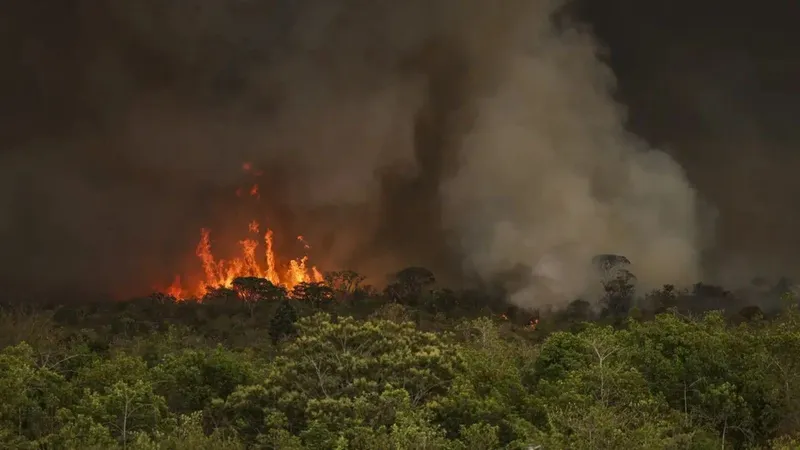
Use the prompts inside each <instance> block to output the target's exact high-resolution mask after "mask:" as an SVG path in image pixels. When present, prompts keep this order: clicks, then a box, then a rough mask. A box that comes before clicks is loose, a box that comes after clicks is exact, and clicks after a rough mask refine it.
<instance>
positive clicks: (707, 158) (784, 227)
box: [580, 0, 800, 276]
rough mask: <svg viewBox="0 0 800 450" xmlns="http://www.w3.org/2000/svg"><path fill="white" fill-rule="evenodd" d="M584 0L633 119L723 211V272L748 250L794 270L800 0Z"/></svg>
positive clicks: (798, 213) (759, 263)
mask: <svg viewBox="0 0 800 450" xmlns="http://www.w3.org/2000/svg"><path fill="white" fill-rule="evenodd" d="M583 3H584V5H582V6H581V7H580V8H581V10H582V15H583V16H584V17H586V18H587V20H588V21H589V22H591V23H592V24H593V26H594V29H595V31H596V33H597V34H598V36H599V37H600V38H601V39H602V40H603V41H604V42H605V43H606V45H607V46H608V49H609V52H610V62H611V65H612V67H613V68H614V71H615V73H616V75H617V77H618V80H619V95H620V98H621V99H622V101H623V102H624V103H625V104H626V105H627V106H628V107H629V122H630V125H631V127H632V129H633V130H635V131H636V132H637V133H639V134H641V135H643V136H645V137H646V138H647V139H648V140H649V141H650V142H651V143H653V144H655V145H658V146H661V147H664V148H665V149H666V150H668V151H670V152H671V153H672V154H673V155H674V156H675V157H676V158H677V159H678V161H679V162H680V163H681V164H682V165H683V167H684V168H685V169H686V170H687V172H688V174H689V177H690V179H691V181H692V182H693V183H694V184H695V185H696V186H697V187H698V189H699V190H700V192H701V193H702V194H703V195H704V196H705V197H706V198H707V199H708V201H709V202H710V203H711V204H713V205H715V206H716V207H717V208H718V209H719V219H718V228H717V233H718V236H717V240H718V246H719V248H720V249H722V250H723V251H721V252H718V255H717V257H718V258H719V259H720V260H722V261H726V262H728V263H731V264H732V265H733V266H734V267H730V266H729V267H725V266H722V267H723V270H724V269H728V270H734V271H736V270H735V266H738V265H740V264H744V263H743V262H739V261H737V260H738V259H739V258H741V259H745V260H748V261H749V264H750V265H752V266H753V267H754V268H756V270H763V271H765V272H770V273H775V272H780V271H781V270H786V268H787V267H789V268H790V269H789V270H787V272H793V273H796V272H797V269H798V262H800V258H798V257H797V254H798V249H799V248H800V233H798V232H797V230H798V229H800V208H798V206H797V205H798V203H797V202H796V200H795V199H797V198H798V196H799V195H800V180H798V177H797V168H798V167H800V152H798V150H800V126H798V117H800V83H798V80H800V52H798V50H797V49H798V46H799V45H800V28H798V27H797V26H796V20H797V18H800V3H798V2H793V1H787V0H768V1H764V2H758V3H757V4H756V3H752V2H743V1H717V0H700V1H684V0H678V1H672V2H640V1H639V2H637V1H633V0H608V1H585V2H583ZM737 275H738V274H737ZM733 276H736V275H733Z"/></svg>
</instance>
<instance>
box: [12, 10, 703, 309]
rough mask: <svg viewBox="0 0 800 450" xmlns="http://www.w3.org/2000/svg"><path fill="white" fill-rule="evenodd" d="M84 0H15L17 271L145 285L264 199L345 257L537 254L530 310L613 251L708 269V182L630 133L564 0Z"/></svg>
mask: <svg viewBox="0 0 800 450" xmlns="http://www.w3.org/2000/svg"><path fill="white" fill-rule="evenodd" d="M33 3H36V2H35V1H33V0H32V1H31V2H30V4H31V5H32V4H33ZM76 5H77V6H76V7H75V10H74V11H73V10H69V11H66V9H69V8H68V7H66V6H63V7H60V8H62V9H63V10H59V9H55V10H53V11H50V10H48V12H49V13H51V14H52V17H49V18H50V19H52V20H51V21H50V22H48V21H47V20H43V18H41V17H37V14H40V13H41V11H42V10H41V9H36V8H35V7H34V6H29V7H28V8H29V9H24V8H23V9H21V10H20V11H11V10H10V9H9V11H6V12H7V13H8V14H4V15H3V16H4V17H6V18H16V19H18V20H10V19H8V20H7V21H8V25H9V26H10V27H11V26H12V25H13V24H15V23H17V24H18V25H15V26H14V27H12V28H9V29H11V30H12V33H16V39H6V40H5V42H12V41H13V42H19V43H21V45H19V46H17V47H14V49H15V50H14V51H15V52H17V53H16V54H17V55H18V56H19V58H18V60H19V61H17V65H16V66H14V70H11V71H6V73H5V74H4V75H3V76H4V77H6V78H8V80H6V81H7V82H5V83H3V84H2V85H3V86H4V89H8V93H9V96H6V98H8V99H9V101H10V102H11V103H9V104H7V105H5V106H4V107H5V108H11V107H10V106H9V105H10V104H17V105H26V106H25V107H24V108H22V107H20V108H18V109H17V110H16V117H17V119H15V121H12V122H8V123H7V124H6V127H5V129H4V130H3V134H2V138H3V140H2V141H0V145H1V146H2V149H3V150H4V154H3V156H2V162H3V163H4V164H3V165H2V166H0V167H2V171H3V173H2V175H3V176H2V177H0V179H2V182H3V183H7V184H8V186H7V187H9V189H8V190H4V191H3V192H4V194H7V197H6V198H1V199H0V200H2V201H3V206H5V207H6V210H7V211H10V213H9V216H8V217H7V218H5V219H4V220H3V221H2V222H0V235H2V238H3V241H4V243H5V245H6V251H7V252H8V253H9V254H10V255H12V256H13V257H15V258H16V259H15V261H16V264H15V266H14V268H13V270H12V272H10V273H13V276H15V277H17V278H26V277H27V278H33V279H38V280H39V282H41V283H47V282H52V283H65V282H71V283H74V284H78V285H85V286H89V285H92V284H93V283H98V280H101V281H102V283H104V284H103V286H104V287H106V288H108V289H115V288H117V287H118V286H125V287H126V289H127V288H132V287H134V286H141V285H143V284H144V283H146V282H148V281H147V280H152V279H153V278H154V277H157V276H163V277H166V278H168V277H169V276H171V274H169V273H168V272H169V271H171V270H180V269H182V268H183V267H188V266H190V265H191V264H192V263H193V262H192V258H193V254H192V249H193V245H194V240H195V239H196V230H197V229H198V228H199V227H200V226H211V227H212V229H213V230H215V233H216V234H215V236H217V237H219V238H220V239H224V238H225V236H226V234H225V233H226V232H227V231H228V229H230V230H234V229H236V230H239V229H241V227H243V226H245V224H246V222H244V220H245V219H243V218H240V217H239V216H242V217H247V216H248V213H251V212H263V213H264V214H265V215H268V216H269V217H271V218H273V219H274V220H276V221H277V222H278V223H277V224H273V225H274V227H277V228H279V230H278V231H279V232H280V231H285V232H286V233H285V234H287V235H288V236H289V237H290V239H291V238H292V237H293V236H294V235H296V234H300V233H302V234H304V235H305V236H306V238H307V240H308V241H309V242H311V243H312V246H313V247H314V249H313V250H314V252H315V253H314V254H312V258H315V262H317V263H318V264H319V265H320V266H321V267H323V268H331V269H335V268H343V267H352V268H355V269H358V270H361V271H362V272H364V273H366V274H368V275H374V274H378V273H385V272H388V271H390V270H397V269H398V268H399V267H400V266H403V265H412V264H413V265H425V266H428V267H431V268H432V269H434V270H435V271H437V272H438V273H444V274H446V276H449V275H452V277H453V278H454V279H455V278H458V277H459V275H460V274H461V272H462V271H464V270H466V271H467V272H470V273H474V274H477V275H479V276H480V277H482V278H484V279H489V280H491V279H492V278H494V277H496V276H498V275H500V274H502V273H504V272H506V271H508V270H509V269H511V268H513V267H515V266H519V265H522V266H526V267H529V268H530V270H531V273H532V275H535V276H537V277H538V279H540V280H542V279H546V280H547V281H546V282H545V283H544V284H545V285H547V286H548V287H547V289H544V290H542V289H539V288H538V287H537V288H536V292H537V294H535V295H534V294H531V293H530V292H528V291H523V292H519V293H518V295H517V296H516V297H515V300H516V301H517V302H518V303H520V304H522V305H528V306H530V305H536V304H542V303H552V302H554V301H558V298H560V296H561V295H563V296H571V295H576V294H579V293H580V292H581V291H583V290H584V288H585V287H586V286H588V283H589V277H590V275H589V274H590V268H589V266H590V264H589V263H590V260H591V257H592V256H593V255H594V254H597V253H618V254H623V255H625V256H627V257H628V258H630V260H631V261H632V262H633V270H634V272H635V273H636V275H637V277H638V278H639V280H640V282H642V283H644V284H647V285H655V284H658V283H662V282H673V283H681V282H689V281H695V280H696V279H697V278H698V276H699V254H698V249H699V248H700V244H701V243H702V242H701V241H702V239H701V236H700V235H699V234H698V230H699V228H698V224H697V219H696V217H695V202H696V201H695V194H694V192H693V190H692V188H691V187H690V186H689V184H688V182H687V181H686V178H685V177H684V175H683V173H682V171H681V169H680V167H679V166H678V165H677V164H675V162H674V161H672V160H671V159H670V158H669V157H668V156H666V154H664V153H661V152H658V151H656V150H653V149H649V148H648V147H647V145H645V144H644V143H643V142H641V141H639V140H638V139H637V138H635V137H634V136H631V135H629V134H628V133H627V132H626V129H625V117H624V113H623V111H622V109H621V108H620V107H619V106H618V105H617V104H616V103H615V101H614V100H613V98H612V91H613V89H614V77H613V74H612V73H611V71H610V69H609V68H608V67H607V66H606V65H604V64H603V63H602V62H601V59H600V56H599V47H598V45H597V43H596V41H595V39H593V37H592V35H591V34H590V33H588V32H587V31H586V30H583V29H582V28H581V27H578V26H571V25H569V24H567V23H566V22H564V23H559V22H560V20H556V19H557V18H558V16H559V15H560V14H561V12H562V7H563V2H562V1H555V0H509V1H504V2H486V1H483V0H433V1H431V0H427V1H422V0H409V1H405V2H394V1H393V2H390V1H388V0H386V1H374V0H373V1H359V0H336V1H330V0H328V1H322V0H296V1H291V2H290V1H260V0H251V1H243V0H239V1H236V0H228V1H219V0H216V1H211V0H208V1H195V2H178V1H163V0H160V1H156V0H147V1H145V0H142V1H138V2H115V3H113V4H108V5H105V6H103V7H99V6H98V5H94V4H93V2H92V1H90V0H83V1H80V2H76ZM63 17H72V18H73V19H75V20H74V21H73V22H66V21H56V19H62V18H63ZM26 20H27V22H26ZM36 20H38V22H36ZM34 22H35V23H42V24H48V23H49V25H42V29H38V30H37V29H35V28H30V27H25V26H22V25H21V24H24V23H34ZM53 23H58V24H59V25H58V26H55V25H52V24H53ZM70 24H73V25H70ZM43 36H44V37H43ZM3 45H9V44H3ZM9 49H10V48H9ZM54 73H59V74H60V76H59V77H54V76H52V74H54ZM31 80H34V81H31ZM26 92H27V93H30V95H29V96H27V97H26V94H24V93H26ZM34 92H36V93H39V94H37V95H39V96H41V98H39V99H38V100H37V98H38V97H36V98H34V97H33V93H34ZM42 92H44V93H45V94H47V95H44V94H41V93H42ZM12 94H13V95H12ZM244 161H249V162H253V163H254V164H255V165H256V166H258V167H261V168H263V169H264V170H265V176H264V178H263V179H262V180H261V182H262V183H263V186H262V192H263V193H264V197H265V202H264V203H267V206H266V207H264V208H265V209H263V210H261V211H242V210H239V209H236V208H233V207H231V206H230V205H229V203H230V202H229V200H227V198H228V197H226V196H229V195H230V194H232V192H233V190H234V189H235V186H236V184H237V183H239V182H241V177H242V174H241V171H240V168H241V164H242V162H244ZM25 177H28V178H31V179H30V180H28V179H26V178H25ZM21 186H32V188H31V189H30V190H29V191H26V192H20V189H21ZM12 188H13V189H12ZM23 196H27V197H26V200H24V201H23V200H21V198H22V197H23ZM32 204H35V205H37V206H36V208H33V209H31V207H30V205H32ZM245 209H246V208H245ZM240 219H241V220H240ZM240 222H241V223H240ZM32 223H34V224H36V225H35V226H31V225H30V224H32ZM237 227H238V228H237ZM281 228H282V230H281ZM217 231H218V233H217ZM233 233H234V232H233V231H231V234H230V235H229V237H230V239H231V240H232V242H234V244H235V241H236V239H238V238H239V237H240V236H238V235H236V234H233ZM278 234H280V233H278ZM20 236H24V238H20ZM176 236H180V238H176ZM233 246H235V245H232V247H233ZM223 250H224V249H223ZM111 260H113V261H125V262H124V263H121V264H120V263H116V264H110V263H109V261H111ZM535 286H538V284H535ZM526 292H527V293H526ZM542 292H544V293H542ZM553 292H556V293H560V294H559V296H554V294H553Z"/></svg>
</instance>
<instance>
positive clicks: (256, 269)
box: [164, 163, 323, 299]
mask: <svg viewBox="0 0 800 450" xmlns="http://www.w3.org/2000/svg"><path fill="white" fill-rule="evenodd" d="M242 169H243V170H244V171H245V172H248V173H252V174H253V175H255V176H260V175H261V172H260V171H255V172H254V171H253V166H252V164H250V163H245V164H243V165H242ZM248 191H249V194H250V196H252V197H255V198H256V199H258V198H260V194H259V188H258V184H252V185H251V187H250V188H249V189H248ZM243 192H244V190H243V189H242V188H240V189H238V190H237V191H236V195H237V196H241V195H242V194H243ZM247 227H248V231H249V233H251V234H255V235H259V234H260V231H259V230H260V229H261V225H260V224H259V223H258V222H257V221H255V220H253V221H251V222H250V223H249V224H248V226H247ZM260 239H261V240H263V244H264V247H263V248H264V251H263V252H258V250H259V244H260V242H259V240H257V239H255V238H253V237H249V238H247V239H244V240H241V241H239V245H240V246H241V256H239V257H236V258H232V259H229V260H225V259H219V260H218V259H216V258H215V257H214V254H213V253H212V251H211V230H209V229H207V228H204V229H202V230H200V242H199V243H198V244H197V248H196V249H195V254H196V255H197V257H198V258H199V259H200V262H201V265H202V270H203V276H202V281H200V282H199V283H198V284H197V286H195V287H194V288H188V289H187V288H185V287H184V286H183V284H182V282H181V278H180V276H176V277H175V280H174V281H173V283H172V285H170V286H169V287H168V288H167V289H165V290H164V291H165V293H167V294H168V295H171V296H173V297H175V298H178V299H184V298H188V297H191V296H196V297H202V296H203V295H204V294H206V292H208V290H209V289H210V288H216V287H227V288H230V287H232V286H233V280H235V279H236V278H241V277H258V278H264V279H267V280H269V281H271V282H272V283H273V284H276V285H282V286H285V287H286V288H288V289H290V290H291V289H292V288H294V287H295V286H297V285H298V284H300V283H307V282H321V281H322V280H323V277H322V273H320V271H319V270H317V268H316V267H314V266H309V264H308V256H303V257H301V258H296V259H292V260H290V261H289V262H288V265H287V267H284V268H281V267H279V266H278V263H277V258H276V257H275V252H274V250H273V232H272V230H270V229H269V228H266V231H265V232H264V234H263V235H262V236H260ZM297 240H298V241H299V242H300V243H301V244H302V245H303V248H304V249H309V248H310V247H309V245H308V244H307V243H306V242H305V240H304V239H303V236H298V237H297ZM259 253H260V255H261V256H259Z"/></svg>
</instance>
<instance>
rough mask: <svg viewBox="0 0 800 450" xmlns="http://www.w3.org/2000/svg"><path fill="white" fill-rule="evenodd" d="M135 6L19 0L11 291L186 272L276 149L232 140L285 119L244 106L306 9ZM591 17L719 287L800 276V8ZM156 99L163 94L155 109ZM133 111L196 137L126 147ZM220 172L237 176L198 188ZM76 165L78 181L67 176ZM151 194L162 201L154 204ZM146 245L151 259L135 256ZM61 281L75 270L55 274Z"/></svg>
mask: <svg viewBox="0 0 800 450" xmlns="http://www.w3.org/2000/svg"><path fill="white" fill-rule="evenodd" d="M133 3H136V5H140V7H139V6H137V7H127V6H109V4H108V3H107V2H100V1H99V0H71V1H61V2H52V1H44V0H24V1H23V0H8V1H5V2H3V3H2V6H0V55H2V64H3V66H2V67H0V151H1V152H2V156H3V165H4V167H3V169H4V172H3V174H5V176H4V177H3V179H2V180H0V189H2V197H0V200H2V203H0V205H2V206H3V208H4V210H5V213H4V215H5V217H3V218H2V220H0V243H2V244H3V246H4V247H5V248H6V252H5V253H6V257H5V261H4V262H5V263H6V265H7V270H5V276H6V278H11V279H18V280H23V279H27V280H30V279H36V278H39V277H44V278H45V279H48V280H50V279H52V280H57V282H59V283H64V282H70V281H74V282H75V283H77V284H81V283H84V284H85V280H86V279H87V278H91V277H90V276H88V275H85V273H89V272H92V271H97V272H98V275H97V276H98V277H101V278H105V279H106V282H105V283H104V284H103V286H105V288H109V289H110V288H111V287H110V286H113V285H115V283H117V282H118V281H119V282H123V281H121V280H126V281H127V282H131V281H130V280H129V279H126V277H125V276H124V275H120V276H118V277H116V278H115V277H114V276H113V275H109V271H108V267H109V266H111V265H113V266H115V267H118V270H119V271H120V272H122V273H132V272H148V271H152V272H153V273H159V274H161V273H163V272H164V271H168V270H169V269H170V267H171V264H173V263H174V262H175V261H176V260H179V259H180V258H177V259H176V258H175V257H174V253H175V252H176V251H178V250H176V249H179V248H187V246H188V248H189V249H191V248H192V246H193V242H194V239H195V238H196V236H195V234H196V233H195V231H196V229H197V227H198V224H200V223H204V222H203V221H204V220H206V219H207V218H208V217H209V216H211V215H213V213H214V211H217V210H216V209H215V208H216V206H215V205H216V204H217V203H216V202H215V200H214V199H215V198H216V197H215V196H220V195H222V194H221V193H220V192H224V193H227V192H228V191H229V190H230V189H229V185H230V184H233V183H235V176H236V175H235V174H236V173H238V172H236V171H237V170H238V167H239V165H240V164H241V160H242V159H244V158H245V157H246V156H247V155H248V150H247V149H246V148H245V149H241V147H247V146H248V144H249V143H251V142H254V141H256V140H258V139H262V138H263V137H262V136H257V135H253V136H249V135H248V136H236V137H231V135H230V133H228V132H227V128H226V127H227V126H228V124H229V123H239V122H240V121H241V120H242V115H247V114H246V113H243V112H242V111H250V112H251V111H261V112H264V114H269V111H270V109H271V108H273V107H274V105H275V104H276V102H278V101H279V100H276V99H275V98H273V97H272V96H270V95H269V94H264V95H260V96H259V95H246V96H245V95H241V94H242V92H244V91H245V90H248V89H250V90H249V91H248V92H250V93H252V92H253V91H252V89H253V88H252V86H250V85H249V84H248V83H251V84H252V79H253V78H255V77H256V76H257V75H255V74H257V70H258V67H259V65H261V64H266V65H268V64H270V63H271V61H272V60H273V59H276V60H280V58H281V57H282V56H283V53H284V52H290V51H291V49H287V48H284V47H282V44H281V39H282V37H283V36H286V35H290V34H291V30H290V28H291V26H292V25H291V24H289V23H287V22H286V21H282V20H281V18H282V17H290V16H291V11H289V9H291V7H290V6H287V5H288V3H286V4H284V2H233V3H236V5H238V6H236V8H238V9H237V11H238V12H237V13H236V14H231V15H229V16H227V15H214V14H210V15H204V13H203V11H202V9H203V5H205V4H206V3H208V2H197V5H198V6H197V8H194V9H192V8H189V9H185V10H178V11H179V13H178V15H177V16H174V17H173V16H170V15H169V14H170V13H171V10H168V9H167V8H166V7H163V9H159V8H161V6H159V2H157V1H145V0H141V1H140V2H131V4H133ZM305 3H309V2H305ZM573 7H574V9H572V10H571V11H572V12H573V14H575V15H576V16H577V17H579V18H580V19H581V20H583V21H585V22H587V23H588V24H590V26H591V28H592V29H593V30H594V32H595V33H596V35H597V37H598V39H599V40H600V41H601V42H602V43H603V44H604V45H605V47H606V49H607V58H608V61H609V63H610V65H611V67H612V69H613V71H614V73H615V75H616V77H617V79H618V91H617V96H618V98H619V100H620V101H621V102H622V103H623V104H624V105H625V106H626V107H627V109H628V123H629V126H630V128H631V130H632V131H634V132H635V133H637V134H639V135H641V136H642V137H644V138H645V139H647V140H648V141H649V142H650V143H651V144H653V145H655V146H657V147H659V148H662V149H664V150H666V151H668V152H669V153H670V154H672V155H673V156H674V157H675V158H676V159H677V161H678V162H679V163H680V164H681V165H682V166H683V167H684V168H685V170H686V172H687V174H688V176H689V178H690V181H691V182H692V183H693V184H694V185H695V186H696V187H697V189H698V190H699V192H700V193H701V195H702V197H703V198H704V199H705V200H706V201H707V202H708V204H709V205H711V207H710V208H709V211H712V210H713V211H714V212H715V214H716V228H715V230H716V245H715V246H714V248H713V249H712V251H710V252H709V254H708V267H709V268H710V269H711V270H710V271H709V273H710V276H715V277H716V278H717V279H719V280H727V279H730V278H737V277H741V276H744V275H745V274H747V275H749V274H751V273H766V274H776V273H798V272H800V251H799V250H800V232H798V230H800V208H799V207H798V206H797V205H798V203H797V202H796V199H798V198H800V176H798V172H800V155H799V154H798V152H797V149H798V147H800V126H798V118H800V83H798V81H799V80H800V51H798V47H799V46H800V27H797V25H796V24H797V20H798V19H800V3H798V2H796V1H791V0H766V1H762V2H757V3H753V2H738V1H721V0H694V1H691V2H690V1H688V0H677V1H670V2H656V1H649V2H643V1H635V0H581V1H578V2H576V3H575V4H574V5H573ZM282 8H283V9H282ZM186 11H190V13H191V14H189V15H186V16H184V14H187V13H186ZM140 16H141V17H140ZM153 17H158V19H157V20H154V19H152V18H153ZM262 17H269V18H270V19H269V20H266V19H264V20H266V22H262V19H261V18H262ZM229 22H230V23H229ZM187 24H188V25H187ZM192 27H194V28H192ZM204 27H205V28H204ZM217 28H220V29H223V28H224V29H225V30H226V31H227V32H228V34H227V35H226V36H225V37H226V39H218V37H217V36H215V34H214V30H216V29H217ZM198 30H207V31H206V32H200V31H198ZM254 36H257V38H254ZM262 47H268V48H269V49H270V51H268V52H265V51H261V50H260V49H261V48H262ZM342 64H343V67H344V63H342ZM243 73H246V74H247V75H246V76H244V75H242V74H243ZM348 76H350V75H348ZM354 77H356V78H357V75H355V76H354ZM365 80H367V81H366V82H368V79H367V78H366V76H365V78H364V80H361V79H356V80H354V81H352V83H353V85H358V83H361V82H365ZM270 82H271V81H270V80H266V81H264V82H263V83H264V84H269V83H270ZM263 91H264V92H274V91H275V88H274V86H271V87H269V88H263ZM143 93H147V94H148V95H147V98H155V99H156V100H154V101H151V102H144V104H145V106H142V101H141V99H142V98H144V97H145V96H144V95H143ZM153 93H159V94H158V95H153ZM286 95H288V94H286ZM231 98H236V99H237V101H236V102H233V103H232V102H231V100H230V99H231ZM234 103H235V104H234ZM132 105H135V108H134V107H133V106H132ZM175 105H180V106H181V108H183V109H192V108H195V107H196V108H197V109H198V110H203V111H218V110H221V111H224V113H219V114H218V113H216V112H211V113H207V112H204V113H203V114H198V115H196V116H192V117H191V118H190V119H187V118H186V117H184V116H181V117H182V118H180V119H176V118H173V117H172V116H170V114H169V112H164V111H170V110H171V109H172V108H175ZM132 111H133V112H132ZM134 114H139V115H142V116H143V117H147V118H149V117H158V116H159V115H163V116H164V117H165V120H163V121H161V122H158V126H159V127H169V128H170V130H178V133H182V134H181V136H182V139H183V140H176V141H173V140H170V139H167V138H160V137H159V136H161V133H160V131H162V130H161V129H160V128H150V129H149V130H150V131H149V132H148V133H144V134H143V135H141V136H139V135H137V136H134V137H130V136H127V135H126V137H125V138H120V137H119V136H120V135H125V133H126V132H129V131H130V130H128V129H125V128H121V126H120V123H127V122H126V121H128V120H129V119H130V117H131V116H133V115H134ZM137 117H138V116H137ZM123 118H124V119H125V120H123ZM196 129H203V130H204V132H206V134H205V135H204V137H203V139H202V141H200V142H193V145H195V146H197V147H198V148H203V147H204V146H228V147H230V148H231V150H230V154H228V153H224V152H223V154H220V152H216V153H213V152H208V153H205V154H204V153H203V152H202V151H198V152H197V154H196V157H192V158H186V153H185V152H183V150H182V149H181V148H180V147H181V146H182V145H186V142H190V141H192V139H193V138H192V136H193V130H196ZM209 136H210V138H209ZM157 137H158V138H157ZM140 147H141V148H145V147H146V148H148V149H156V150H148V151H142V152H139V150H138V149H139V148H140ZM148 152H149V153H148ZM140 153H141V154H142V155H144V154H145V153H147V155H146V156H141V155H140ZM222 156H225V157H224V158H223V157H222ZM208 167H214V168H215V170H217V171H218V172H219V175H220V176H219V177H215V179H214V180H213V182H208V180H202V182H201V181H197V180H195V179H194V178H195V177H194V174H196V173H198V172H202V171H203V170H207V168H208ZM65 172H69V173H70V174H72V175H74V176H72V177H69V178H67V177H64V179H63V180H62V181H63V182H59V183H51V182H50V181H48V180H52V179H54V178H58V177H59V176H60V175H59V174H62V173H65ZM198 178H202V177H198ZM126 180H130V183H128V182H127V181H126ZM276 183H277V181H276ZM151 197H152V198H159V199H160V201H158V202H154V203H153V204H154V206H151V205H150V204H149V202H148V201H147V199H148V198H151ZM98 205H103V206H102V207H100V206H98ZM406 206H407V205H406ZM398 210H402V211H407V210H408V209H407V208H406V209H403V208H400V209H398ZM226 213H229V212H226ZM122 228H124V229H125V230H126V231H125V232H124V233H121V232H119V230H120V229H122ZM176 235H179V236H180V237H179V238H178V237H176ZM65 241H66V242H65ZM132 249H147V250H146V251H145V250H142V252H144V253H145V256H141V257H139V258H133V259H131V258H125V256H126V255H128V256H130V255H131V254H132V253H131V252H132V251H133V250H132ZM65 253H70V254H71V255H72V256H70V257H65V256H64V254H65ZM167 255H173V256H167ZM84 256H85V257H84ZM189 256H190V257H191V252H189ZM109 261H113V263H109ZM144 266H147V268H144ZM99 267H103V269H102V270H100V269H99ZM45 273H48V274H58V273H60V274H61V275H60V276H55V275H54V276H52V277H48V276H47V275H37V274H45ZM82 274H84V275H82ZM143 276H145V275H143ZM147 276H150V275H149V274H148V275H147ZM128 278H130V277H128ZM134 278H135V277H134Z"/></svg>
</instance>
